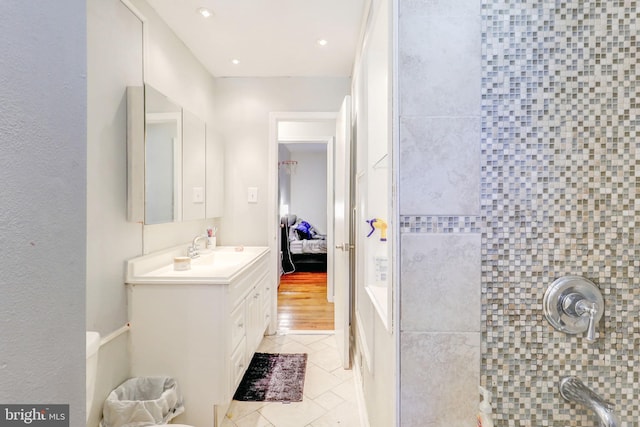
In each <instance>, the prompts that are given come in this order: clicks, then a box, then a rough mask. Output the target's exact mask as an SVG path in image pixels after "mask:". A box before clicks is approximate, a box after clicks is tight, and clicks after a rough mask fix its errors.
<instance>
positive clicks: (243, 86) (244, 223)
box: [217, 77, 350, 245]
mask: <svg viewBox="0 0 640 427" xmlns="http://www.w3.org/2000/svg"><path fill="white" fill-rule="evenodd" d="M217 89H218V92H217V95H218V105H219V109H218V110H217V117H218V119H219V123H220V129H221V133H222V134H223V136H224V139H225V141H226V153H225V164H226V175H225V215H224V218H223V219H222V226H221V230H220V234H221V237H222V238H223V239H224V241H225V242H227V243H228V244H232V245H233V244H245V245H267V244H268V241H267V226H268V224H267V200H266V195H267V182H268V177H267V166H268V165H267V161H266V159H267V158H268V142H269V113H270V112H283V111H298V112H310V111H327V112H329V111H331V112H334V111H338V109H339V108H340V104H341V103H342V100H343V98H344V97H345V95H347V94H349V93H350V79H348V78H323V77H317V78H314V77H307V78H289V77H283V78H224V79H219V80H218V82H217ZM247 187H258V203H256V204H249V203H248V202H247ZM272 226H277V224H273V225H272Z"/></svg>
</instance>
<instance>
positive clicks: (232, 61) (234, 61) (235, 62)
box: [231, 59, 240, 65]
mask: <svg viewBox="0 0 640 427" xmlns="http://www.w3.org/2000/svg"><path fill="white" fill-rule="evenodd" d="M231 63H232V64H233V65H238V64H239V63H240V61H239V60H237V59H232V60H231Z"/></svg>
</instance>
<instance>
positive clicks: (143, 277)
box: [126, 246, 269, 284]
mask: <svg viewBox="0 0 640 427" xmlns="http://www.w3.org/2000/svg"><path fill="white" fill-rule="evenodd" d="M268 250H269V249H268V248H267V247H262V246H248V247H241V248H236V247H226V246H221V247H217V248H215V249H213V250H205V251H202V252H201V255H200V256H199V257H197V258H194V259H192V260H191V268H190V269H188V270H184V271H176V270H175V269H174V267H173V258H174V257H176V256H184V247H179V248H172V249H170V250H166V251H161V252H158V253H154V254H149V255H145V256H142V257H139V258H134V259H132V260H129V261H128V262H127V280H126V282H127V283H129V284H155V283H172V284H195V283H210V284H226V283H230V282H231V280H232V279H233V278H234V277H236V276H237V275H238V274H240V273H241V272H242V271H244V270H245V269H246V268H248V267H249V266H251V265H252V264H253V263H255V262H256V261H257V260H258V259H260V258H261V257H262V256H264V255H265V254H266V253H267V252H268Z"/></svg>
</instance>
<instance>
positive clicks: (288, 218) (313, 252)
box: [280, 214, 327, 274]
mask: <svg viewBox="0 0 640 427" xmlns="http://www.w3.org/2000/svg"><path fill="white" fill-rule="evenodd" d="M280 227H281V236H280V243H281V246H282V273H283V274H289V273H293V272H295V271H327V236H326V235H325V234H320V233H318V231H317V230H316V229H315V227H314V226H313V225H311V224H309V223H308V222H307V221H305V220H304V219H302V218H298V217H297V216H296V215H293V214H289V215H285V216H283V217H282V218H280Z"/></svg>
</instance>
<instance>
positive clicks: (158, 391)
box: [101, 377, 184, 427]
mask: <svg viewBox="0 0 640 427" xmlns="http://www.w3.org/2000/svg"><path fill="white" fill-rule="evenodd" d="M183 412H184V405H183V402H182V395H181V394H180V392H179V390H178V384H177V383H176V381H175V380H174V379H173V378H170V377H137V378H130V379H128V380H127V381H125V382H123V383H122V384H120V385H119V386H118V387H116V388H115V389H114V390H113V391H112V392H111V393H109V396H107V399H106V400H105V402H104V405H103V408H102V423H101V426H102V427H144V426H154V425H158V424H166V423H168V422H169V421H170V420H172V419H173V418H175V417H177V416H178V415H180V414H181V413H183Z"/></svg>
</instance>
